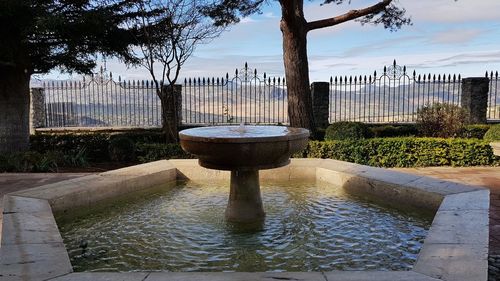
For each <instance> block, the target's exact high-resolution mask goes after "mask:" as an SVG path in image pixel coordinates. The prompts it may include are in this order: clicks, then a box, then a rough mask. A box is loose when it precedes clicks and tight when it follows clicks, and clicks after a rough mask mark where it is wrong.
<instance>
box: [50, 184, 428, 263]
mask: <svg viewBox="0 0 500 281" xmlns="http://www.w3.org/2000/svg"><path fill="white" fill-rule="evenodd" d="M261 190H262V200H263V202H264V208H265V211H266V219H265V222H264V223H263V224H262V226H261V228H260V230H258V231H248V230H247V229H242V228H241V227H239V226H235V225H230V224H227V223H226V222H225V221H224V210H225V207H226V203H227V197H228V192H229V187H228V183H227V182H201V183H200V182H193V181H187V182H179V183H178V184H177V185H176V186H175V187H171V186H170V187H168V186H165V187H163V188H157V189H155V191H154V192H149V193H138V194H136V196H134V197H136V198H134V199H133V200H127V201H123V200H122V201H120V202H119V203H114V204H110V205H108V207H103V208H98V209H97V210H96V211H94V212H92V213H90V214H89V213H87V214H85V215H81V216H74V217H71V218H69V217H67V216H65V217H58V218H57V219H58V225H59V228H60V231H61V234H62V236H63V239H64V242H65V244H66V248H67V249H68V252H69V255H70V258H71V262H72V264H73V268H74V270H75V271H138V270H139V271H143V270H144V271H145V270H162V271H250V272H255V271H329V270H409V269H411V267H412V265H413V263H414V262H415V260H416V257H417V254H418V252H419V250H420V248H421V246H422V244H423V240H424V238H425V236H426V234H427V229H428V228H429V226H430V224H431V222H432V216H429V215H428V214H423V213H416V212H415V211H409V210H406V211H402V210H400V209H394V208H389V207H383V206H381V205H378V204H376V203H374V202H373V201H371V200H369V199H366V198H363V197H361V196H355V195H350V194H348V193H346V192H345V191H343V189H342V188H338V187H335V186H332V185H331V184H328V183H321V182H318V183H316V182H299V183H296V182H263V183H261Z"/></svg>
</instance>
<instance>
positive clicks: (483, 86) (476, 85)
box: [460, 77, 490, 124]
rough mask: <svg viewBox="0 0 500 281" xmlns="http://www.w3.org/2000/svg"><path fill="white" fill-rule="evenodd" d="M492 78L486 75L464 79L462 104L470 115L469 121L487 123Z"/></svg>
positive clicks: (471, 122)
mask: <svg viewBox="0 0 500 281" xmlns="http://www.w3.org/2000/svg"><path fill="white" fill-rule="evenodd" d="M489 82H490V80H489V79H488V78H485V77H470V78H464V79H462V99H461V103H460V105H461V106H462V108H463V109H465V111H466V112H467V114H468V115H469V120H468V123H470V124H485V123H486V110H487V107H488V91H489Z"/></svg>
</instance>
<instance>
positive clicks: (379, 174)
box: [0, 159, 489, 281]
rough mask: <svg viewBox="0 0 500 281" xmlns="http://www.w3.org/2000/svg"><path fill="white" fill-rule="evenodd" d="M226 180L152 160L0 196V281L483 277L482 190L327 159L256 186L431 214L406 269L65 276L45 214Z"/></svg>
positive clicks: (191, 166) (305, 162)
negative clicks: (363, 197) (175, 185)
mask: <svg viewBox="0 0 500 281" xmlns="http://www.w3.org/2000/svg"><path fill="white" fill-rule="evenodd" d="M176 178H178V179H185V178H189V179H191V180H205V179H207V178H210V179H221V180H229V172H225V171H215V170H208V169H204V168H201V167H199V166H198V163H197V160H170V161H165V160H164V161H157V162H152V163H148V164H144V165H138V166H134V167H128V168H124V169H119V170H115V171H110V172H106V173H101V174H97V175H91V176H86V177H82V178H77V179H72V180H67V181H63V182H59V183H55V184H50V185H45V186H41V187H37V188H33V189H29V190H25V191H22V192H17V193H13V194H9V195H8V196H5V199H4V205H5V207H4V221H3V230H2V231H3V239H2V247H0V261H1V262H0V278H1V279H2V280H48V279H51V278H55V279H52V280H75V281H76V280H124V281H135V280H137V281H139V280H141V281H144V280H147V281H154V280H193V281H194V280H196V281H205V280H240V281H241V280H327V281H328V280H346V281H347V280H359V281H363V280H401V281H409V280H413V281H431V280H438V279H439V280H473V281H485V280H486V279H487V267H488V262H487V253H488V208H489V191H488V190H484V189H482V188H480V187H476V186H468V185H462V184H456V183H450V182H447V181H441V180H434V179H431V178H427V177H422V176H415V175H410V174H404V173H399V172H395V171H390V170H386V169H380V168H373V167H367V166H361V165H357V164H352V163H346V162H342V161H336V160H328V159H293V160H292V163H291V165H289V166H286V167H282V168H279V169H272V170H266V171H262V172H261V179H262V180H298V179H304V180H314V179H316V180H319V181H327V182H330V183H333V184H336V185H338V186H339V187H342V188H344V189H346V190H347V191H349V190H351V191H356V192H364V193H366V194H370V195H373V196H376V197H379V198H380V199H383V200H384V201H385V202H398V203H405V204H411V205H413V206H416V207H419V208H426V209H429V210H433V211H435V212H436V216H435V218H434V221H433V224H432V226H431V228H430V230H429V234H428V236H427V237H426V240H425V242H424V245H423V248H422V250H421V252H420V255H419V257H418V260H417V262H416V264H415V265H414V270H413V271H404V272H381V271H366V272H364V271H363V272H360V271H345V272H342V271H332V272H323V273H321V272H285V273H263V272H255V273H172V272H153V273H150V272H131V273H71V272H72V268H71V264H70V262H69V257H68V254H67V252H66V249H65V248H64V244H63V243H62V238H61V236H60V234H59V231H58V228H57V225H56V223H55V220H54V217H53V215H52V211H53V210H54V211H68V210H70V209H71V208H76V207H89V206H93V205H94V204H97V203H98V202H101V201H103V200H107V199H110V198H115V197H117V196H121V195H124V194H127V193H131V192H134V191H139V190H142V189H146V188H150V187H153V186H156V185H160V184H164V183H166V182H169V181H173V180H175V179H176Z"/></svg>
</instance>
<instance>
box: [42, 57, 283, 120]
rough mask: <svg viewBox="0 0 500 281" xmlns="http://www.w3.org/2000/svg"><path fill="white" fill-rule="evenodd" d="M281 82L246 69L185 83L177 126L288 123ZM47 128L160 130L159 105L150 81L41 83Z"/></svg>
mask: <svg viewBox="0 0 500 281" xmlns="http://www.w3.org/2000/svg"><path fill="white" fill-rule="evenodd" d="M285 85H286V84H285V79H283V78H281V77H273V78H271V77H268V76H267V75H266V73H264V74H263V75H262V76H259V75H258V73H257V70H255V69H253V70H252V69H250V68H248V65H247V64H245V67H244V68H243V69H241V70H238V69H237V70H236V71H235V74H234V76H233V77H230V76H229V74H226V76H225V77H221V78H214V77H212V78H189V79H185V80H184V84H183V87H182V108H181V112H182V118H181V123H183V124H188V125H195V124H197V125H200V124H223V123H241V122H246V123H253V124H278V123H282V124H286V123H287V122H288V112H287V104H288V101H287V92H286V87H285ZM42 87H43V88H44V94H45V116H46V120H45V121H46V122H45V124H46V127H99V126H101V127H114V126H115V127H116V126H119V127H121V126H126V127H159V126H161V103H160V100H159V98H158V96H157V95H156V90H155V86H154V84H153V81H122V80H121V78H120V77H119V78H118V81H114V80H113V76H112V74H109V75H106V74H104V73H103V71H101V72H100V73H99V74H96V75H92V76H91V77H88V78H84V79H83V80H82V81H50V82H44V83H43V84H42Z"/></svg>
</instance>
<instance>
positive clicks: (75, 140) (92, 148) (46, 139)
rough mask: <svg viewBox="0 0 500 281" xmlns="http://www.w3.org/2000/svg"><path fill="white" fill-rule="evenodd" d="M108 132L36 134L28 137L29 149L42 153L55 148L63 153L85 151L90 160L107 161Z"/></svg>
mask: <svg viewBox="0 0 500 281" xmlns="http://www.w3.org/2000/svg"><path fill="white" fill-rule="evenodd" d="M108 145H109V134H103V133H83V134H80V133H78V134H77V133H75V134H72V133H69V134H68V133H66V134H36V135H34V136H31V137H30V149H31V150H32V151H37V152H40V153H44V152H47V151H53V150H57V151H60V152H62V153H64V154H65V155H74V154H76V153H78V152H79V151H86V155H87V157H88V159H89V160H90V161H95V162H99V161H107V160H109V156H108Z"/></svg>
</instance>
